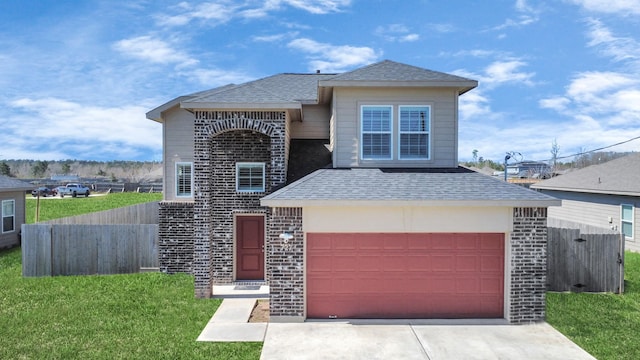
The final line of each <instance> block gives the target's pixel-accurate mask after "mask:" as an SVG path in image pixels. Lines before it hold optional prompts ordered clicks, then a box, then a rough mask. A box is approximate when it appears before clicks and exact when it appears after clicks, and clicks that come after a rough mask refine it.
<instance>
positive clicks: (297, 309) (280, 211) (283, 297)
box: [268, 208, 304, 319]
mask: <svg viewBox="0 0 640 360" xmlns="http://www.w3.org/2000/svg"><path fill="white" fill-rule="evenodd" d="M284 232H286V233H289V234H291V235H293V239H292V240H289V241H288V243H284V241H283V239H281V238H280V234H282V233H284ZM268 238H269V243H270V248H269V250H268V252H269V256H270V261H269V273H270V277H269V291H270V295H271V296H270V301H269V311H270V315H271V317H272V318H273V317H295V318H300V319H302V317H303V316H304V233H303V231H302V208H274V209H273V213H272V214H271V221H270V224H269V236H268Z"/></svg>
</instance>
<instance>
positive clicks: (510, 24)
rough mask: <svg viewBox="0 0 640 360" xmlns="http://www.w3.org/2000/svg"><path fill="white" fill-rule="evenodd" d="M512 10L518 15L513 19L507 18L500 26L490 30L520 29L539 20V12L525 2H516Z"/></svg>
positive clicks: (524, 0) (519, 0)
mask: <svg viewBox="0 0 640 360" xmlns="http://www.w3.org/2000/svg"><path fill="white" fill-rule="evenodd" d="M514 8H515V10H516V12H517V13H518V14H517V15H516V17H515V19H512V18H507V19H506V20H505V21H504V22H503V23H502V24H500V25H498V26H495V27H493V28H492V29H491V30H496V31H500V30H504V29H507V28H514V27H515V28H520V27H524V26H527V25H531V24H533V23H536V22H538V21H539V20H540V16H539V15H540V10H538V9H536V8H534V7H533V6H531V5H530V4H529V3H528V2H527V0H516V2H515V4H514ZM502 35H504V34H501V36H502Z"/></svg>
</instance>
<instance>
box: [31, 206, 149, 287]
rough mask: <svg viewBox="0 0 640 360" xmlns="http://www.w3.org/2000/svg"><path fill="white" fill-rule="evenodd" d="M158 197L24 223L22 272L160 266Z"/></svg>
mask: <svg viewBox="0 0 640 360" xmlns="http://www.w3.org/2000/svg"><path fill="white" fill-rule="evenodd" d="M158 206H159V205H158V202H149V203H144V204H137V205H132V206H127V207H122V208H118V209H112V210H107V211H100V212H95V213H90V214H85V215H80V216H72V217H66V218H62V219H56V220H51V221H48V222H41V223H37V224H29V225H27V224H25V225H22V275H23V276H51V275H91V274H123V273H134V272H139V271H140V270H141V269H142V268H157V267H158V266H159V264H158Z"/></svg>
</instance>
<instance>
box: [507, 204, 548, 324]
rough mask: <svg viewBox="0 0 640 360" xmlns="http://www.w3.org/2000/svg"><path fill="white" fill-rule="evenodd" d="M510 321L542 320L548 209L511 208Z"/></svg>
mask: <svg viewBox="0 0 640 360" xmlns="http://www.w3.org/2000/svg"><path fill="white" fill-rule="evenodd" d="M510 241H511V259H510V261H511V288H510V309H509V319H508V320H509V321H510V322H511V323H515V324H519V323H530V322H537V321H542V320H544V319H545V306H546V303H545V293H546V282H547V209H546V208H514V209H513V232H512V233H511V239H510Z"/></svg>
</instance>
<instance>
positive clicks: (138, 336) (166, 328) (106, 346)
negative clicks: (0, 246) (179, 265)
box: [0, 248, 262, 360]
mask: <svg viewBox="0 0 640 360" xmlns="http://www.w3.org/2000/svg"><path fill="white" fill-rule="evenodd" d="M20 262H21V253H20V249H19V248H16V249H12V250H4V251H0V359H110V360H112V359H259V358H260V352H261V350H262V343H206V342H204V343H203V342H196V338H197V337H198V335H199V334H200V332H201V331H202V329H203V328H204V327H205V325H206V324H207V322H208V321H209V319H210V318H211V316H212V315H213V313H214V312H215V311H216V309H217V308H218V306H219V305H220V302H221V301H220V300H218V299H204V300H203V299H195V298H194V294H193V277H192V276H188V275H165V274H160V273H144V274H130V275H107V276H58V277H43V278H23V277H22V276H21V264H20Z"/></svg>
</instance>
